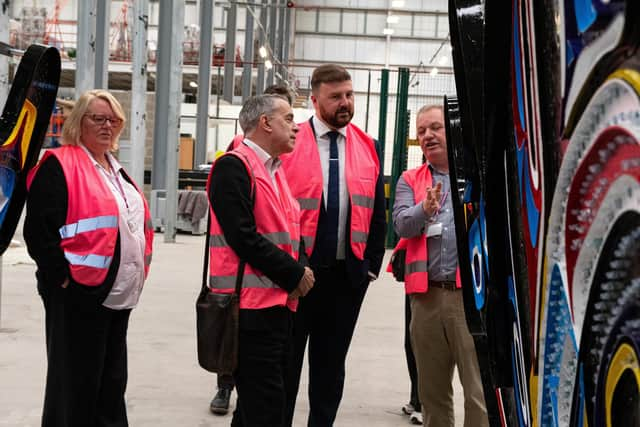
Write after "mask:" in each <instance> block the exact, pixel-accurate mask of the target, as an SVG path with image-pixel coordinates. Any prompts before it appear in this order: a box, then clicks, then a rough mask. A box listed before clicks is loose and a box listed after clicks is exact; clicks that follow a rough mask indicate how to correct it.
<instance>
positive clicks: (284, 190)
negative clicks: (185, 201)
mask: <svg viewBox="0 0 640 427" xmlns="http://www.w3.org/2000/svg"><path fill="white" fill-rule="evenodd" d="M225 155H233V156H235V157H237V158H238V159H240V160H241V161H242V163H243V164H244V165H245V167H246V168H247V173H248V174H249V175H250V176H251V174H253V176H254V182H252V186H253V188H254V189H255V205H254V208H253V213H254V217H255V222H256V230H257V232H258V233H260V234H261V235H262V236H264V237H265V238H266V239H267V240H269V241H270V242H271V243H273V244H274V245H276V246H277V247H278V248H279V249H281V250H282V251H284V252H286V253H288V254H290V255H291V256H292V257H293V258H295V259H297V258H298V252H297V251H298V246H299V242H300V231H299V225H298V224H299V218H300V208H299V205H298V202H297V201H296V200H295V199H294V198H293V196H292V195H291V192H290V190H289V187H288V185H287V183H286V180H285V179H284V174H283V173H282V172H281V171H276V174H275V180H276V185H277V186H278V192H276V191H273V185H274V184H273V181H272V180H271V176H269V174H268V172H267V170H266V169H265V167H264V164H263V163H262V162H261V161H260V159H258V157H257V155H256V154H255V152H254V151H253V150H252V149H251V148H249V147H247V145H245V144H240V145H238V147H237V148H236V149H234V150H233V151H231V152H229V153H227V154H225ZM214 171H215V164H214V166H213V167H212V173H213V172H214ZM210 185H211V174H210V175H209V179H208V181H207V193H208V194H211V192H210ZM209 254H210V259H211V262H210V264H209V286H210V288H211V289H212V291H216V292H229V291H231V290H232V289H234V288H235V285H236V274H237V268H238V265H239V258H238V256H237V255H236V253H235V252H234V251H233V249H232V248H231V247H230V246H229V244H228V242H227V241H226V239H225V237H224V234H223V232H222V228H221V227H220V224H219V223H218V220H217V218H216V216H215V212H214V211H213V209H212V208H211V227H210V229H209ZM277 305H280V306H288V307H289V308H291V309H292V310H294V309H295V306H296V305H297V300H289V299H288V294H287V291H285V290H284V289H283V288H281V287H280V286H278V284H277V283H274V282H273V281H271V280H270V279H269V278H268V277H266V276H265V275H264V274H262V272H260V271H258V270H257V269H254V268H253V267H252V266H251V265H249V264H246V265H245V270H244V276H243V280H242V292H241V296H240V308H243V309H259V308H267V307H272V306H277Z"/></svg>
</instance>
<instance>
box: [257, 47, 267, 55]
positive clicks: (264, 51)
mask: <svg viewBox="0 0 640 427" xmlns="http://www.w3.org/2000/svg"><path fill="white" fill-rule="evenodd" d="M258 53H259V54H260V57H261V58H266V57H267V49H265V48H264V46H260V49H258Z"/></svg>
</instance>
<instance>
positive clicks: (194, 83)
mask: <svg viewBox="0 0 640 427" xmlns="http://www.w3.org/2000/svg"><path fill="white" fill-rule="evenodd" d="M189 86H191V87H192V88H194V89H195V88H197V87H198V83H196V82H194V81H191V82H189Z"/></svg>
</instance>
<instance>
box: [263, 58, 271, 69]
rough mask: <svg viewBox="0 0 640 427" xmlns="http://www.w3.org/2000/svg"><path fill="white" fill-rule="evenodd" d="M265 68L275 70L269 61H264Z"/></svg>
mask: <svg viewBox="0 0 640 427" xmlns="http://www.w3.org/2000/svg"><path fill="white" fill-rule="evenodd" d="M264 66H265V67H266V68H267V70H270V69H272V68H273V64H272V63H271V61H269V60H268V59H267V60H266V61H264Z"/></svg>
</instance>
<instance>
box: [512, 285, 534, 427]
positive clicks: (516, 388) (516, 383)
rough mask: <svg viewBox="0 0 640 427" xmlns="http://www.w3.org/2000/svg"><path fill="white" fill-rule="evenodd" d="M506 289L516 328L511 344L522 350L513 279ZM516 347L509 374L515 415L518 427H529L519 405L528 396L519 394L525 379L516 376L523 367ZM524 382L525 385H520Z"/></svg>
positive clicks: (523, 388)
mask: <svg viewBox="0 0 640 427" xmlns="http://www.w3.org/2000/svg"><path fill="white" fill-rule="evenodd" d="M507 289H508V291H509V301H510V302H511V309H512V310H513V318H514V319H515V320H514V322H515V326H516V328H517V333H518V336H517V337H512V343H513V342H514V338H515V339H517V340H518V342H519V343H520V348H522V336H521V335H520V313H519V312H518V302H517V301H516V289H515V285H514V283H513V277H511V276H509V277H507ZM516 350H517V349H516V347H515V345H514V344H512V345H511V373H512V375H513V392H514V394H515V405H516V415H517V416H518V426H519V427H526V426H528V425H529V415H528V414H527V416H526V417H525V415H524V414H523V408H522V406H521V405H520V402H526V401H528V396H526V395H525V396H522V394H521V393H520V391H521V390H527V384H526V378H521V377H520V375H518V364H521V365H523V364H524V360H522V359H521V358H520V354H519V352H518V351H516ZM521 380H522V381H525V384H522V383H521Z"/></svg>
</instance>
